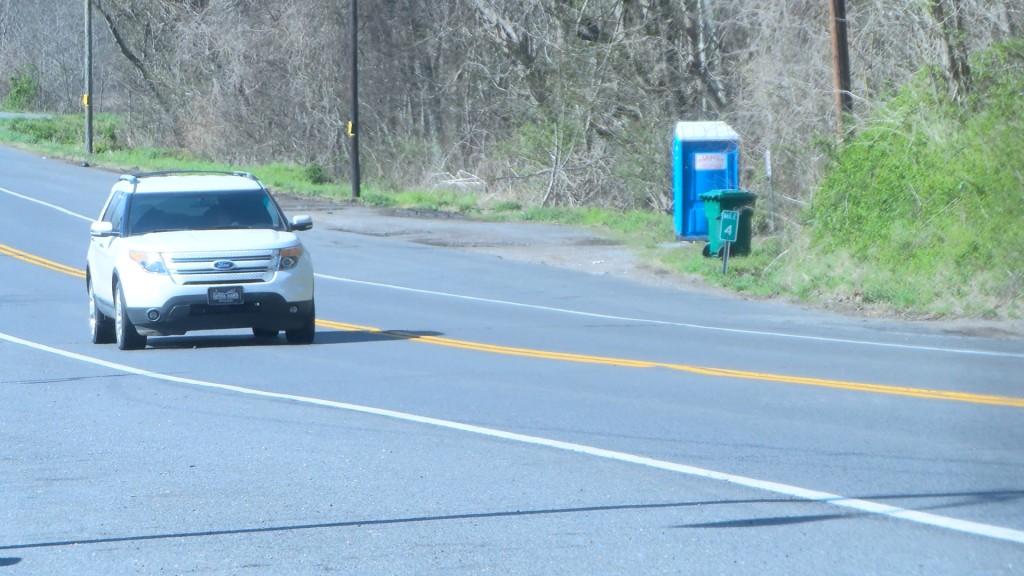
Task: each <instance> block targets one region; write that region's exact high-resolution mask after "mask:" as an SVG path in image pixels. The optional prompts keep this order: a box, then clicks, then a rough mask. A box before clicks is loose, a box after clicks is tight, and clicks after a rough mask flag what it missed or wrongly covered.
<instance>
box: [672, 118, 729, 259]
mask: <svg viewBox="0 0 1024 576" xmlns="http://www.w3.org/2000/svg"><path fill="white" fill-rule="evenodd" d="M739 152H740V137H739V134H737V133H736V131H735V130H733V129H732V128H730V127H729V125H728V124H726V123H725V122H679V123H677V124H676V129H675V134H674V135H673V138H672V192H673V200H674V206H675V210H674V219H675V229H676V236H677V237H678V238H680V239H682V240H707V238H708V220H707V215H706V214H705V213H704V202H702V201H701V199H700V195H701V194H704V193H707V192H710V191H712V190H736V189H738V188H739V185H740V182H739Z"/></svg>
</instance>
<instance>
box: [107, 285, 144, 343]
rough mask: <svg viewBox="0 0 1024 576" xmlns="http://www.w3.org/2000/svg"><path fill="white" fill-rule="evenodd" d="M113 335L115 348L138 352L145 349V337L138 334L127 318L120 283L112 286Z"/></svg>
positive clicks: (126, 309) (126, 307) (126, 308)
mask: <svg viewBox="0 0 1024 576" xmlns="http://www.w3.org/2000/svg"><path fill="white" fill-rule="evenodd" d="M114 334H115V335H116V336H117V347H118V348H120V349H121V350H138V349H140V348H145V347H146V337H145V336H143V335H142V334H139V331H138V330H136V329H135V325H134V324H132V321H131V318H128V306H127V304H125V301H124V294H123V293H122V292H121V283H120V282H119V283H117V284H115V285H114Z"/></svg>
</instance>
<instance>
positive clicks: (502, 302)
mask: <svg viewBox="0 0 1024 576" xmlns="http://www.w3.org/2000/svg"><path fill="white" fill-rule="evenodd" d="M314 275H315V276H316V277H317V278H323V279H324V280H333V281H335V282H348V283H350V284H363V285H366V286H374V287H377V288H388V289H391V290H401V291H405V292H414V293H418V294H429V295H432V296H443V297H446V298H459V299H462V300H470V301H475V302H486V303H489V304H500V305H503V306H516V307H519V308H530V309H533V310H542V311H545V312H558V313H561V314H571V315H575V316H586V317H590V318H601V319H603V320H616V321H622V322H635V323H645V324H655V325H660V326H679V327H682V328H692V329H695V330H709V331H714V332H731V333H734V334H746V335H749V336H771V337H775V338H792V339H796V340H811V341H815V342H833V343H837V344H853V345H857V346H878V347H883V348H899V349H903V350H918V351H922V352H944V353H951V354H972V355H976V356H1000V357H1007V358H1024V354H1016V353H1013V352H993V351H989V350H969V349H961V348H940V347H936V346H913V345H910V344H892V343H887V342H871V341H868V340H847V339H843V338H826V337H823V336H806V335H801V334H785V333H782V332H764V331H760V330H744V329H742V328H722V327H719V326H704V325H701V324H689V323H686V322H670V321H667V320H651V319H649V318H629V317H627V316H613V315H610V314H597V313H594V312H583V311H580V310H569V309H566V308H554V307H551V306H539V305H536V304H524V303H522V302H510V301H507V300H493V299H490V298H479V297H477V296H466V295H463V294H452V293H450V292H437V291H433V290H423V289H420V288H409V287H407V286H397V285H395V284H383V283H380V282H369V281H366V280H354V279H352V278H342V277H340V276H330V275H327V274H320V273H317V274H314Z"/></svg>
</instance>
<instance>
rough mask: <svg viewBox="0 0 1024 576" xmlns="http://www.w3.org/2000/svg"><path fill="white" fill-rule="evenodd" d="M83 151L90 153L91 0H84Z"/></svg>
mask: <svg viewBox="0 0 1024 576" xmlns="http://www.w3.org/2000/svg"><path fill="white" fill-rule="evenodd" d="M84 72H85V92H84V93H83V94H82V107H83V108H85V153H86V154H92V0H85V71H84Z"/></svg>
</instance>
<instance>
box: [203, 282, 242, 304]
mask: <svg viewBox="0 0 1024 576" xmlns="http://www.w3.org/2000/svg"><path fill="white" fill-rule="evenodd" d="M209 302H210V304H216V305H225V304H243V303H244V302H245V292H244V291H243V290H242V287H241V286H225V287H217V288H210V292H209Z"/></svg>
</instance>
